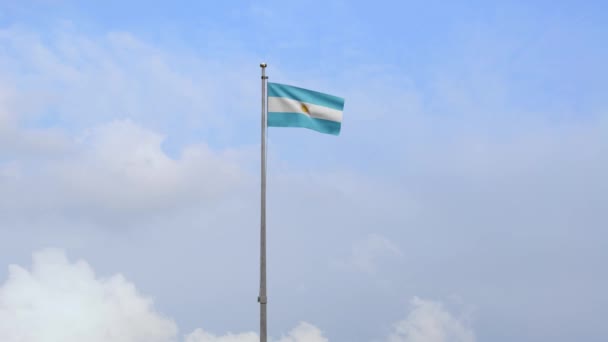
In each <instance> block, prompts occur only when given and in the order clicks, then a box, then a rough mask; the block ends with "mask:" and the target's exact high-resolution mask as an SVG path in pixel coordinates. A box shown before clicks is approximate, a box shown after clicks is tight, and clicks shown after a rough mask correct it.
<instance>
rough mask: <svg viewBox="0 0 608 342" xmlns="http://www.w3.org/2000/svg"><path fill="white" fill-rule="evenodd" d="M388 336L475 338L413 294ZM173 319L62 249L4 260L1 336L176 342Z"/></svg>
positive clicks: (394, 341)
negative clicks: (26, 259)
mask: <svg viewBox="0 0 608 342" xmlns="http://www.w3.org/2000/svg"><path fill="white" fill-rule="evenodd" d="M412 306H413V309H412V311H411V312H410V314H409V315H408V316H407V317H406V318H405V319H404V320H403V321H400V322H398V323H396V324H395V329H394V333H393V334H391V335H390V336H389V337H388V339H387V341H388V342H474V341H475V336H474V333H473V331H472V330H471V329H470V328H469V327H468V326H467V325H466V324H465V323H466V322H465V321H464V320H460V319H458V318H456V317H454V316H453V315H452V314H450V313H449V312H448V311H447V310H446V309H445V308H444V307H443V306H442V305H441V303H439V302H433V301H427V300H422V299H419V298H414V299H413V300H412ZM177 336H178V328H177V325H176V324H175V323H174V322H173V320H171V319H170V318H167V317H165V316H163V315H162V314H160V313H159V312H158V311H157V310H156V309H155V308H154V303H153V301H152V300H151V299H150V298H147V297H145V296H144V295H142V294H141V293H139V291H138V290H137V288H136V287H135V285H134V284H132V283H131V282H129V281H128V280H126V279H125V278H124V277H123V276H122V275H120V274H117V275H113V276H110V277H107V278H104V277H99V276H97V275H96V274H95V272H94V270H93V269H92V267H91V266H90V265H89V264H88V263H86V262H85V261H83V260H79V261H76V262H72V261H70V260H68V258H67V257H66V255H65V252H63V251H62V250H58V249H45V250H42V251H39V252H36V253H34V255H33V264H32V266H31V269H29V270H28V269H26V268H23V267H21V266H18V265H11V266H10V267H9V275H8V279H7V280H6V282H4V284H2V285H1V286H0V340H1V341H20V342H81V341H87V342H102V341H103V342H106V341H117V342H175V341H178V340H180V339H179V338H178V337H177ZM258 340H259V337H258V335H257V333H255V332H245V333H227V334H224V335H214V334H212V333H209V332H207V331H205V330H203V329H196V330H194V331H193V332H192V333H190V334H187V335H185V336H184V338H183V341H184V342H257V341H258ZM270 340H271V341H275V342H328V341H329V340H328V339H327V338H326V337H325V336H324V334H323V332H322V331H321V330H320V329H319V328H317V327H316V326H314V325H312V324H310V323H307V322H300V323H299V324H298V325H297V326H296V327H295V328H293V329H292V330H291V331H289V332H288V333H287V334H286V335H283V336H280V337H279V338H274V339H272V338H271V339H270Z"/></svg>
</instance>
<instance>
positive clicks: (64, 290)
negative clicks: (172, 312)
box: [0, 249, 177, 342]
mask: <svg viewBox="0 0 608 342" xmlns="http://www.w3.org/2000/svg"><path fill="white" fill-rule="evenodd" d="M176 332H177V327H176V325H175V323H174V322H173V321H172V320H170V319H168V318H165V317H163V316H162V315H160V314H159V313H157V312H156V311H155V310H154V307H153V302H152V300H150V299H149V298H146V297H144V296H142V295H141V294H140V293H139V292H138V291H137V289H136V288H135V286H134V285H133V284H132V283H130V282H128V281H127V280H126V279H125V278H124V277H123V276H121V275H114V276H112V277H109V278H99V277H97V276H96V275H95V273H94V272H93V270H92V268H91V267H90V266H89V265H88V264H87V263H86V262H84V261H77V262H70V261H68V259H67V258H66V256H65V254H64V253H63V252H62V251H59V250H53V249H47V250H43V251H41V252H38V253H35V254H34V257H33V265H32V268H31V270H27V269H24V268H22V267H20V266H17V265H11V266H10V267H9V277H8V280H7V281H6V282H5V283H4V284H3V285H2V287H0V340H1V341H21V342H42V341H44V342H54V341H56V342H60V341H61V342H81V341H89V342H102V341H104V342H105V341H118V342H140V341H141V342H169V341H174V336H175V334H176Z"/></svg>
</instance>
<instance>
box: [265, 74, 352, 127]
mask: <svg viewBox="0 0 608 342" xmlns="http://www.w3.org/2000/svg"><path fill="white" fill-rule="evenodd" d="M343 109H344V99H343V98H340V97H337V96H333V95H328V94H323V93H319V92H316V91H312V90H307V89H302V88H298V87H293V86H289V85H285V84H279V83H271V82H268V126H271V127H304V128H309V129H312V130H315V131H317V132H321V133H327V134H333V135H338V134H340V127H341V125H342V110H343Z"/></svg>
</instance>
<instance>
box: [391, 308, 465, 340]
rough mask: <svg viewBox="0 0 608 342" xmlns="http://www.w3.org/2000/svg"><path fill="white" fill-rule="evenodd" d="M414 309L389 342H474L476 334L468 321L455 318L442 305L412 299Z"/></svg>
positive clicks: (398, 324) (399, 324) (399, 325)
mask: <svg viewBox="0 0 608 342" xmlns="http://www.w3.org/2000/svg"><path fill="white" fill-rule="evenodd" d="M412 306H413V309H412V311H411V312H410V313H409V315H408V316H407V317H406V318H405V319H404V320H402V321H400V322H398V323H397V324H395V331H394V333H393V334H391V335H390V336H389V338H388V342H474V341H475V334H474V332H473V331H472V330H471V328H469V327H468V326H467V324H466V320H461V319H458V318H456V317H454V316H453V315H452V314H451V313H450V312H448V311H447V310H446V309H445V308H444V307H443V305H442V304H441V303H439V302H434V301H428V300H423V299H420V298H417V297H415V298H414V299H412Z"/></svg>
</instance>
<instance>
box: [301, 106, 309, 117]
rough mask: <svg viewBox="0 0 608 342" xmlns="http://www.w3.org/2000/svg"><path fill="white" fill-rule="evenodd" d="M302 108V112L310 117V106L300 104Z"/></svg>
mask: <svg viewBox="0 0 608 342" xmlns="http://www.w3.org/2000/svg"><path fill="white" fill-rule="evenodd" d="M300 108H302V111H303V112H304V113H306V114H308V115H310V109H308V106H307V105H305V104H303V103H300Z"/></svg>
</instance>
